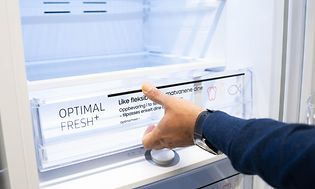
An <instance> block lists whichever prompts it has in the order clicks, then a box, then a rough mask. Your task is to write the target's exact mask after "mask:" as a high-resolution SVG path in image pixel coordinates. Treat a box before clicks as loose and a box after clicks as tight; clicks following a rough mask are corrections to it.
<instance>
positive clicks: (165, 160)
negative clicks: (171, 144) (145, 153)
mask: <svg viewBox="0 0 315 189" xmlns="http://www.w3.org/2000/svg"><path fill="white" fill-rule="evenodd" d="M151 157H152V160H153V161H154V162H155V163H156V164H159V165H166V164H170V163H171V162H172V161H173V159H174V158H175V152H174V151H173V150H170V149H166V148H164V149H161V150H151Z"/></svg>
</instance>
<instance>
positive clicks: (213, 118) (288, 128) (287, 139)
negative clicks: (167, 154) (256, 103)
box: [200, 111, 315, 189]
mask: <svg viewBox="0 0 315 189" xmlns="http://www.w3.org/2000/svg"><path fill="white" fill-rule="evenodd" d="M200 124H203V125H204V130H203V135H204V137H205V138H206V139H207V141H208V142H210V143H211V144H212V145H213V146H214V147H215V148H217V149H219V150H221V151H222V152H223V153H224V154H226V155H227V156H228V157H229V159H230V160H231V162H232V165H233V167H234V168H235V169H236V170H238V171H240V172H241V173H244V174H257V175H259V176H260V177H261V178H263V179H264V180H265V181H266V182H267V183H269V184H270V185H271V186H273V187H277V188H286V189H287V188H315V127H310V126H307V125H303V124H286V123H282V122H278V121H275V120H271V119H250V120H244V119H239V118H236V117H233V116H230V115H228V114H226V113H223V112H220V111H216V112H213V113H212V114H210V115H209V116H208V117H207V118H206V119H205V120H204V122H203V123H200Z"/></svg>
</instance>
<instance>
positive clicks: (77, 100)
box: [0, 0, 315, 189]
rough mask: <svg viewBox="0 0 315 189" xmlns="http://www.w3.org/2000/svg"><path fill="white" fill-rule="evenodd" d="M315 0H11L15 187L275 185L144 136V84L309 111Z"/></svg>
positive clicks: (254, 110) (222, 103)
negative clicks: (146, 144)
mask: <svg viewBox="0 0 315 189" xmlns="http://www.w3.org/2000/svg"><path fill="white" fill-rule="evenodd" d="M314 14H315V3H314V1H311V0H301V1H294V0H279V1H274V0H173V1H167V0H53V1H52V0H2V1H1V4H0V23H1V25H0V28H1V29H0V50H1V51H0V52H1V53H0V60H1V63H0V66H1V67H0V68H1V69H0V78H1V79H0V83H1V84H0V86H1V95H0V97H1V98H0V103H1V106H0V107H1V109H0V126H1V127H0V128H1V130H0V131H1V132H0V134H1V135H0V139H1V140H0V145H1V148H0V149H1V151H0V154H1V156H0V157H1V159H0V160H1V164H0V166H1V167H0V170H1V171H0V179H1V182H0V184H1V188H14V189H15V188H29V189H35V188H46V189H55V188H67V189H68V188H243V189H247V188H248V189H250V188H269V186H268V185H267V184H265V183H264V182H263V181H262V180H260V179H259V178H258V177H254V176H249V175H243V174H240V173H238V172H237V171H236V170H234V169H233V167H232V165H231V164H230V162H229V160H228V158H227V157H226V156H225V155H219V156H215V155H212V154H209V153H207V152H205V151H203V150H202V149H200V148H198V147H196V146H190V147H186V148H175V149H173V150H172V151H171V152H172V153H173V155H174V157H173V158H172V159H171V160H170V161H168V162H167V163H165V164H164V163H162V164H161V163H159V162H158V161H157V159H156V158H155V156H152V155H151V154H152V153H151V152H150V151H148V150H146V149H144V148H143V147H142V144H141V139H142V135H143V133H144V131H145V129H146V127H147V126H149V125H152V124H157V123H158V121H159V120H160V119H161V117H162V116H163V113H164V109H163V107H162V106H160V105H158V104H156V103H153V102H152V101H150V100H148V99H147V98H146V97H145V96H144V95H143V94H142V92H141V90H140V88H141V84H142V83H143V82H150V83H152V84H154V85H156V86H157V87H158V88H159V89H160V90H162V91H163V92H165V93H166V94H169V95H173V96H177V97H180V98H184V99H188V100H191V101H193V102H194V103H196V104H198V105H200V106H202V107H203V108H205V109H206V108H208V109H214V110H222V111H225V112H228V113H229V114H231V115H234V116H237V117H241V118H246V119H248V118H260V117H268V118H273V119H276V120H280V121H286V122H305V120H306V110H307V104H306V100H307V98H308V97H309V96H310V95H311V93H312V92H314V90H315V82H314V81H315V80H314V73H315V65H314V61H315V59H314V49H315V39H314V37H315V36H314V35H315V24H314V23H315V15H314Z"/></svg>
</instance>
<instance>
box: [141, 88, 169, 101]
mask: <svg viewBox="0 0 315 189" xmlns="http://www.w3.org/2000/svg"><path fill="white" fill-rule="evenodd" d="M141 89H142V92H143V93H144V94H145V96H147V97H148V98H149V99H150V100H152V101H153V102H156V103H158V104H160V105H162V106H165V102H166V100H167V98H168V96H167V95H166V94H164V93H163V92H161V91H160V90H158V89H157V88H156V87H154V86H153V85H151V84H149V83H144V84H142V87H141Z"/></svg>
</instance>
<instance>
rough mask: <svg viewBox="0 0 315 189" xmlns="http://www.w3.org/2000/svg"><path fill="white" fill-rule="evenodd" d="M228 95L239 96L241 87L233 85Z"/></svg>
mask: <svg viewBox="0 0 315 189" xmlns="http://www.w3.org/2000/svg"><path fill="white" fill-rule="evenodd" d="M228 93H229V94H230V95H237V94H238V93H241V85H236V84H233V85H231V86H230V87H229V88H228Z"/></svg>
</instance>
